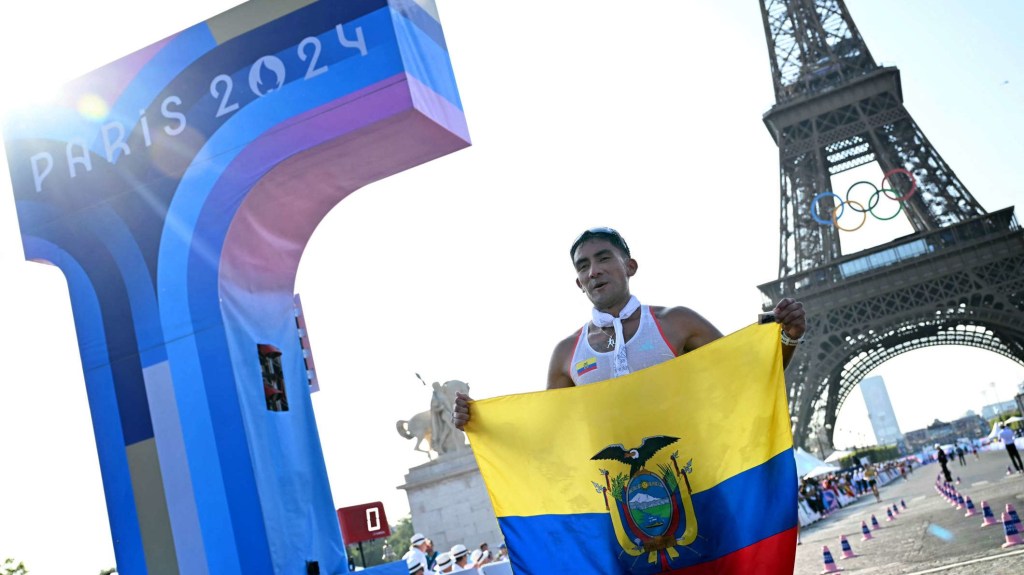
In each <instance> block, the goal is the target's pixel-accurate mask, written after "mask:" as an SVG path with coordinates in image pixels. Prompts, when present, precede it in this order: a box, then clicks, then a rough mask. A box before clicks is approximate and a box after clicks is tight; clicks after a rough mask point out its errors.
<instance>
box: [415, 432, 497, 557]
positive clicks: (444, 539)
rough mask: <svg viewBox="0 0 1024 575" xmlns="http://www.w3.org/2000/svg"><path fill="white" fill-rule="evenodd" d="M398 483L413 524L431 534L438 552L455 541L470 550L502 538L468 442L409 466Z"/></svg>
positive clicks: (425, 533) (430, 536) (428, 536)
mask: <svg viewBox="0 0 1024 575" xmlns="http://www.w3.org/2000/svg"><path fill="white" fill-rule="evenodd" d="M398 488H399V489H404V490H405V492H406V495H407V496H408V497H409V509H410V511H411V512H412V524H413V529H414V530H415V531H416V533H422V534H423V535H425V536H426V537H427V538H428V539H430V540H432V541H433V542H434V549H435V550H436V551H437V552H438V553H444V552H445V551H448V550H449V549H451V548H452V546H453V545H455V544H457V543H462V544H463V545H465V546H466V547H467V548H468V549H469V550H470V552H472V551H473V549H476V548H478V547H479V546H480V544H481V543H488V544H489V545H490V548H491V553H494V552H495V551H497V549H498V545H499V544H500V543H501V542H502V541H504V540H505V538H504V536H503V535H502V534H501V530H500V529H499V528H498V520H497V519H496V518H495V515H494V508H493V507H492V506H491V499H490V497H489V496H488V495H487V488H486V487H485V486H484V479H483V477H482V476H481V475H480V468H479V467H477V464H476V459H474V458H473V450H472V449H470V448H469V447H468V446H467V447H466V448H465V449H460V450H458V451H455V452H450V453H445V454H444V455H441V456H440V457H438V458H437V459H435V460H434V461H431V462H429V463H425V464H423V465H419V466H417V467H413V468H412V469H410V470H409V473H407V474H406V476H405V485H400V486H398ZM403 552H404V551H403Z"/></svg>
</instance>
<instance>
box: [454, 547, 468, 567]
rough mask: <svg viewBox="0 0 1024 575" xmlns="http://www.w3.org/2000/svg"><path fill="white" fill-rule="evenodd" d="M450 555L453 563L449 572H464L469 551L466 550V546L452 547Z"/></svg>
mask: <svg viewBox="0 0 1024 575" xmlns="http://www.w3.org/2000/svg"><path fill="white" fill-rule="evenodd" d="M451 555H452V561H455V565H454V566H452V571H451V572H452V573H457V572H459V571H465V570H466V569H467V567H466V564H467V562H468V561H469V549H466V546H465V545H463V544H462V543H458V544H456V545H454V546H453V547H452V550H451Z"/></svg>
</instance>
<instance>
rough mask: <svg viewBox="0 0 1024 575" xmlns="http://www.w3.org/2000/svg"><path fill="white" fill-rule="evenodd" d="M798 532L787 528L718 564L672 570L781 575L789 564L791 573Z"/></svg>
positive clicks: (678, 573)
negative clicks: (783, 567)
mask: <svg viewBox="0 0 1024 575" xmlns="http://www.w3.org/2000/svg"><path fill="white" fill-rule="evenodd" d="M796 530H797V528H796V527H794V528H792V529H787V530H786V531H783V532H781V533H777V534H775V535H772V536H771V537H768V538H767V539H762V540H760V541H758V542H757V543H754V544H753V545H748V546H746V547H744V548H743V549H740V550H738V551H733V552H732V553H730V554H728V555H726V556H725V557H720V558H718V559H716V560H714V561H708V562H707V563H701V564H700V565H694V566H692V567H687V568H685V569H677V570H675V571H670V572H669V574H670V575H723V574H726V573H776V572H777V573H781V571H778V568H779V567H780V566H785V565H788V566H790V568H789V569H788V570H786V572H787V573H791V572H792V567H793V565H795V564H796Z"/></svg>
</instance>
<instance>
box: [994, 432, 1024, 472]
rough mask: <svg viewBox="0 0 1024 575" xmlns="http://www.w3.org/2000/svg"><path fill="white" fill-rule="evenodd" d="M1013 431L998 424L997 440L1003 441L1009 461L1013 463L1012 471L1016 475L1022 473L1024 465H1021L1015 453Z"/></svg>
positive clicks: (1016, 452) (1015, 446)
mask: <svg viewBox="0 0 1024 575" xmlns="http://www.w3.org/2000/svg"><path fill="white" fill-rule="evenodd" d="M1013 436H1014V434H1013V430H1012V429H1010V428H1009V427H1006V424H1005V423H1000V424H999V439H1002V440H1003V445H1005V446H1006V454H1007V455H1009V456H1010V461H1012V462H1013V467H1014V469H1016V470H1017V473H1024V463H1021V460H1020V453H1019V452H1018V451H1017V445H1016V444H1015V443H1014V437H1013Z"/></svg>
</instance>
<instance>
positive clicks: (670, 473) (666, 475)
mask: <svg viewBox="0 0 1024 575" xmlns="http://www.w3.org/2000/svg"><path fill="white" fill-rule="evenodd" d="M658 469H659V470H661V478H662V480H664V481H665V485H666V486H668V490H669V491H675V490H676V489H678V488H679V482H678V481H677V480H676V472H675V470H673V469H672V468H671V467H670V466H669V465H668V464H667V463H659V464H658Z"/></svg>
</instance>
